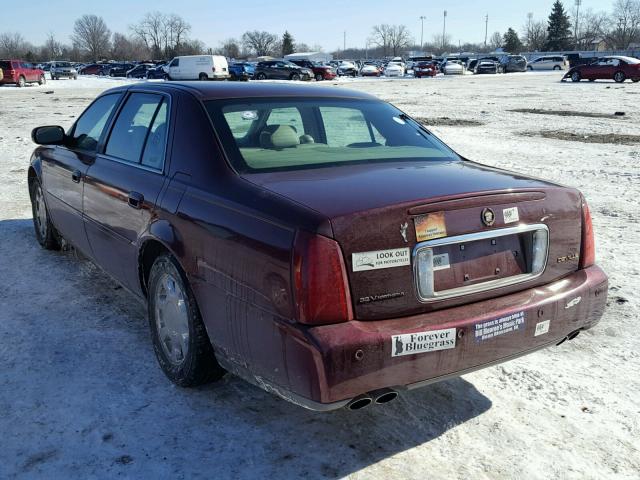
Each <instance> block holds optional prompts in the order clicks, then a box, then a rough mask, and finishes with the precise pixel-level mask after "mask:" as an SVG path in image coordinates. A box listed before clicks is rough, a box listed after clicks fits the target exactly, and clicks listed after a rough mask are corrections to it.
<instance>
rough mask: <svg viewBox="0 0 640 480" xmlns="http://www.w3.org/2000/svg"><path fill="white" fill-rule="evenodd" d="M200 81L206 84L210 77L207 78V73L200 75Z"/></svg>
mask: <svg viewBox="0 0 640 480" xmlns="http://www.w3.org/2000/svg"><path fill="white" fill-rule="evenodd" d="M198 80H200V81H201V82H204V81H206V80H209V77H208V76H207V74H206V73H204V72H202V73H200V75H198Z"/></svg>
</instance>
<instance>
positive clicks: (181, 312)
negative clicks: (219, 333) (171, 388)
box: [148, 255, 225, 387]
mask: <svg viewBox="0 0 640 480" xmlns="http://www.w3.org/2000/svg"><path fill="white" fill-rule="evenodd" d="M148 304H149V309H148V310H149V326H150V328H151V339H152V341H153V349H154V351H155V354H156V358H157V359H158V363H159V364H160V367H161V368H162V370H163V371H164V373H165V374H166V375H167V377H169V379H170V380H171V381H172V382H174V383H175V384H177V385H180V386H182V387H194V386H197V385H201V384H203V383H208V382H212V381H214V380H218V379H219V378H221V377H222V376H223V375H224V373H225V371H224V369H223V368H222V367H220V365H219V364H218V362H217V360H216V358H215V355H214V353H213V347H212V346H211V342H210V341H209V337H208V335H207V331H206V329H205V326H204V323H203V322H202V317H201V316H200V311H199V310H198V306H197V304H196V300H195V298H194V296H193V293H192V291H191V288H190V287H189V285H188V283H187V280H186V277H185V275H184V274H183V273H182V269H181V268H180V266H179V265H178V262H177V261H176V260H175V259H174V258H173V257H171V256H170V255H160V256H159V257H158V258H156V260H155V261H154V263H153V266H152V267H151V272H150V273H149V297H148Z"/></svg>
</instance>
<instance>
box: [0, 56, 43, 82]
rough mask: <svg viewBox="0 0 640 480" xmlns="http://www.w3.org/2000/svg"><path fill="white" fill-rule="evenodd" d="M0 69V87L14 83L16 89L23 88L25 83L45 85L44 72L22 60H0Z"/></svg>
mask: <svg viewBox="0 0 640 480" xmlns="http://www.w3.org/2000/svg"><path fill="white" fill-rule="evenodd" d="M0 69H2V73H3V78H2V79H1V80H0V85H4V84H8V83H15V84H16V85H17V86H18V87H24V86H25V85H26V84H27V83H39V84H40V85H42V84H44V83H46V80H45V78H44V70H41V69H39V68H35V67H34V66H33V65H31V64H30V63H27V62H24V61H22V60H0Z"/></svg>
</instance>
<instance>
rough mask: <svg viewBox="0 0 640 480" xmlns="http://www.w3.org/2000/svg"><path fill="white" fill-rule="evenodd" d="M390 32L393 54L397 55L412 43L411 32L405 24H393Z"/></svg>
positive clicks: (390, 44)
mask: <svg viewBox="0 0 640 480" xmlns="http://www.w3.org/2000/svg"><path fill="white" fill-rule="evenodd" d="M389 33H390V37H389V47H391V51H392V52H393V56H394V57H396V56H398V54H399V53H400V52H401V51H402V50H403V49H405V48H407V47H408V46H409V44H410V43H411V40H412V39H411V33H409V30H408V29H407V27H406V26H405V25H392V26H391V29H390V32H389Z"/></svg>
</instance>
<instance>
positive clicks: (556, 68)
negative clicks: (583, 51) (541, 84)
mask: <svg viewBox="0 0 640 480" xmlns="http://www.w3.org/2000/svg"><path fill="white" fill-rule="evenodd" d="M553 69H554V70H562V69H561V68H560V65H555V66H554V67H553Z"/></svg>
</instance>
